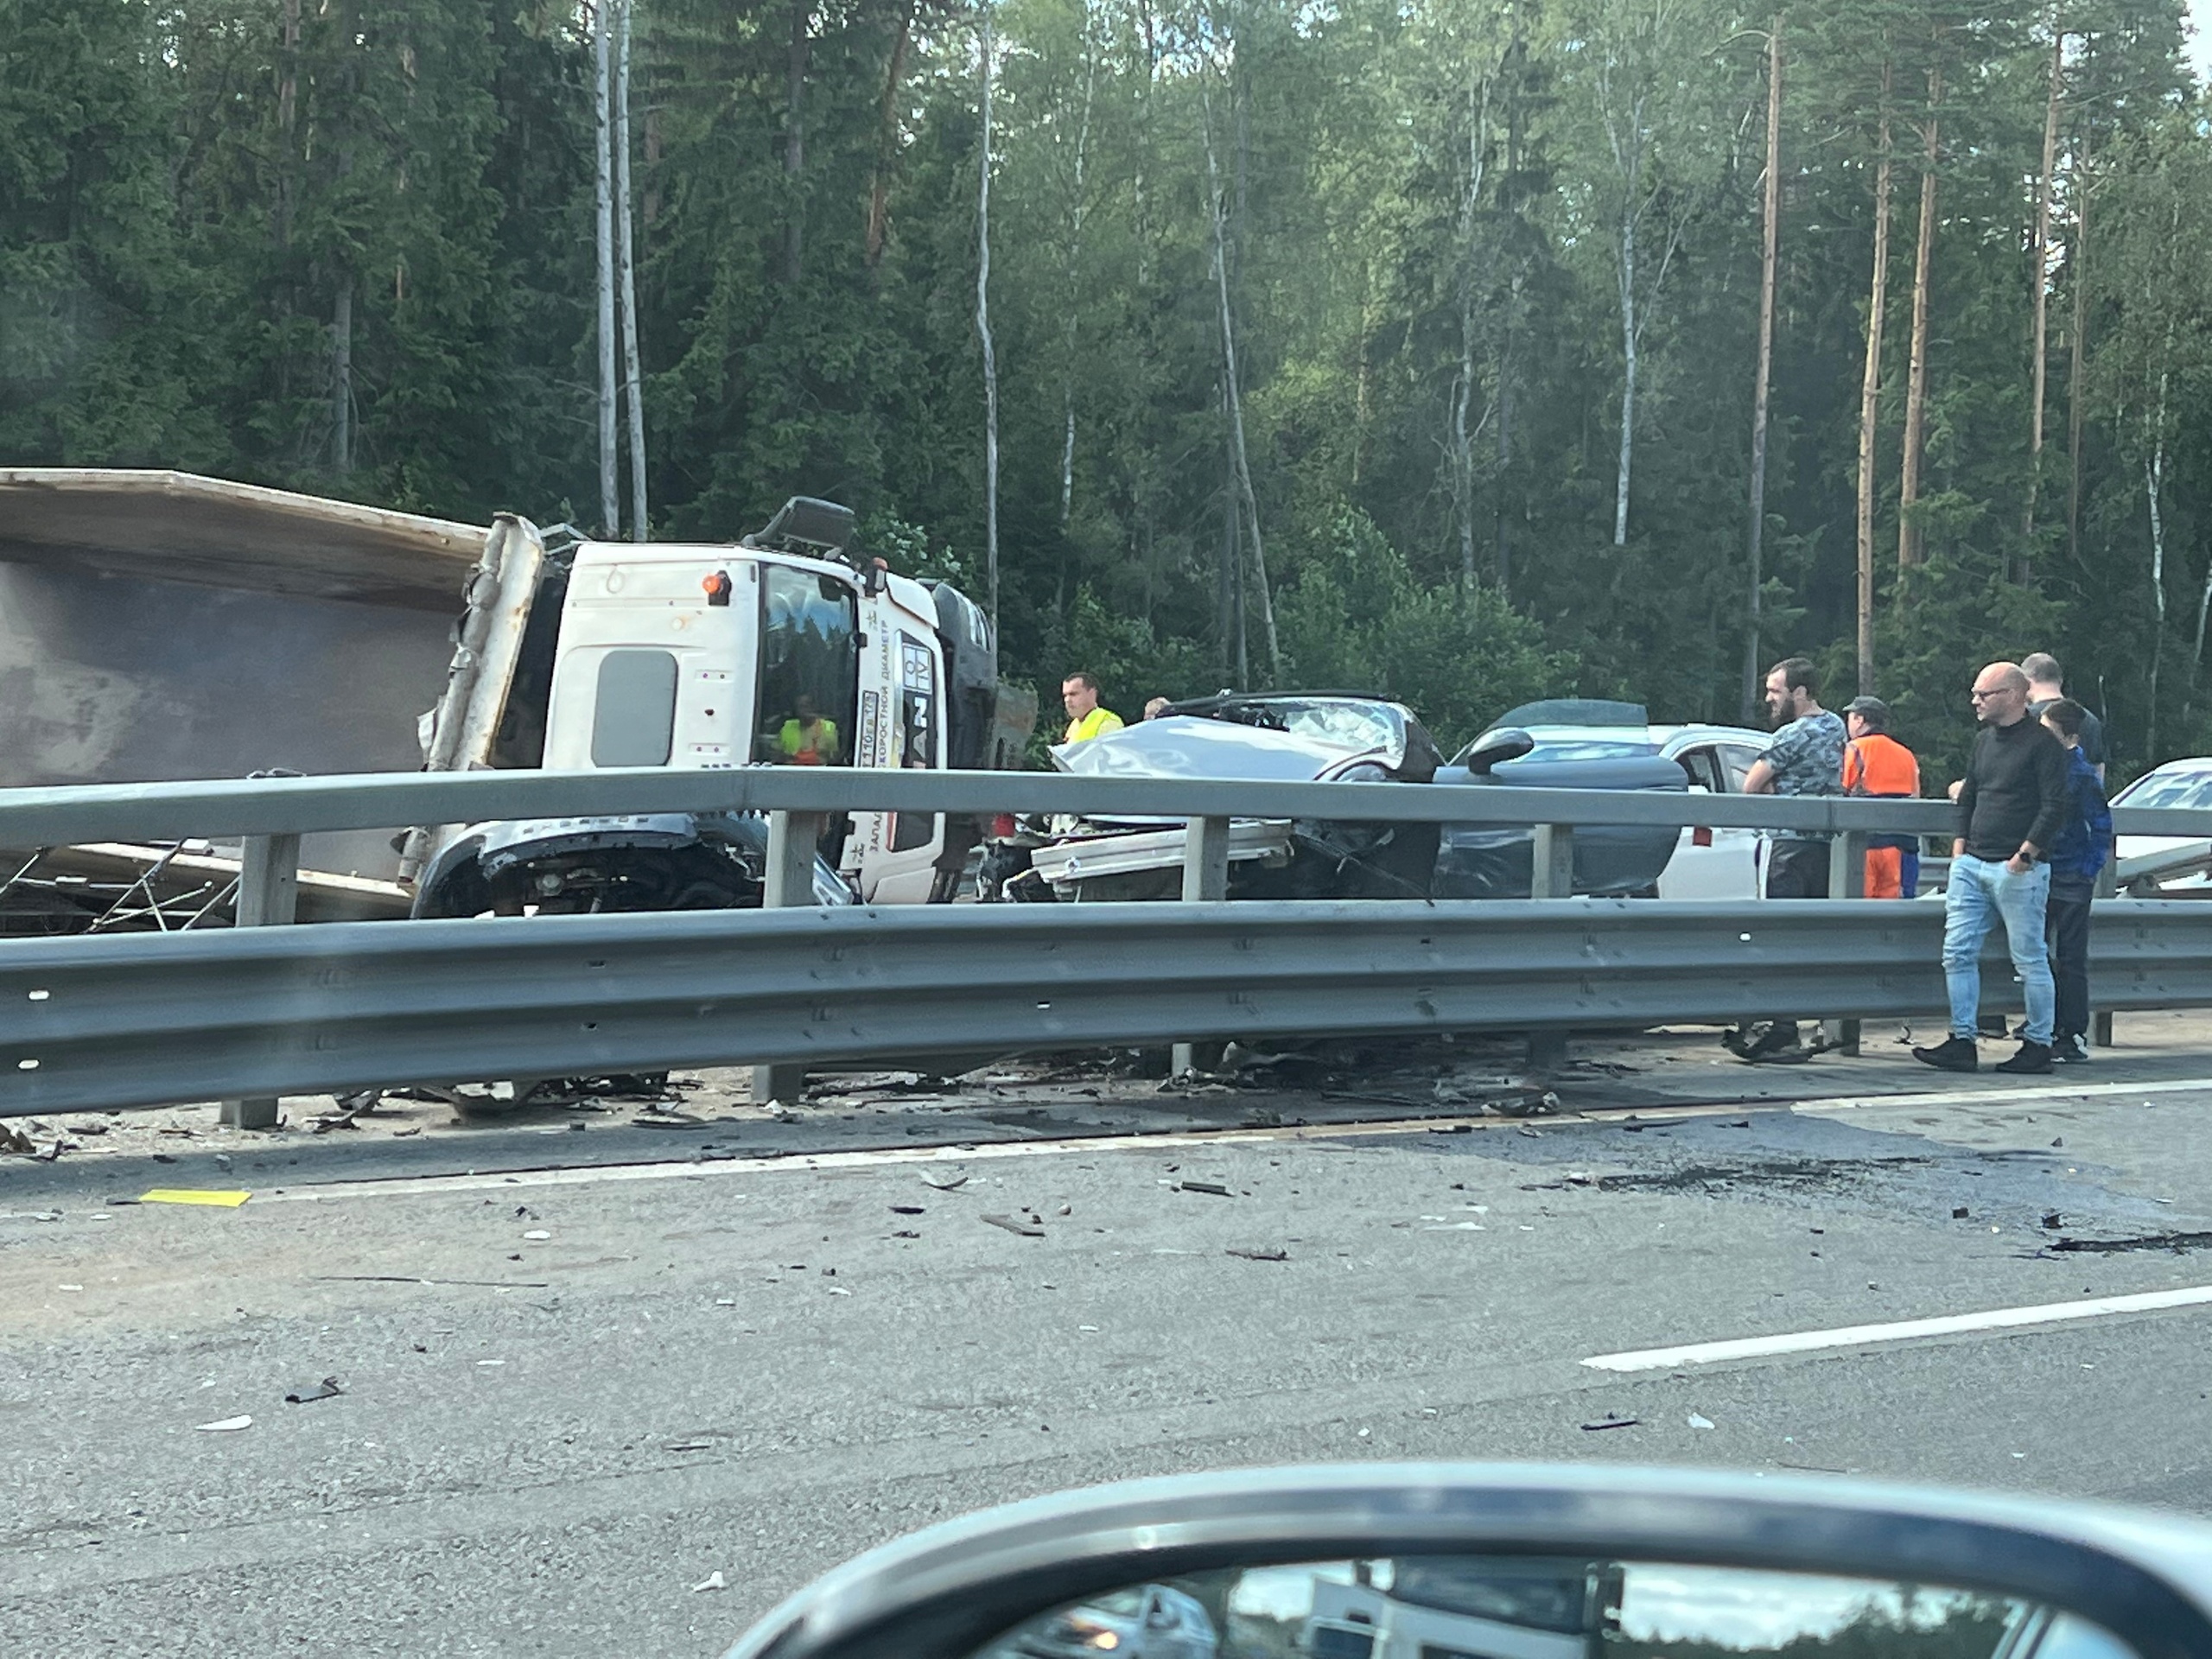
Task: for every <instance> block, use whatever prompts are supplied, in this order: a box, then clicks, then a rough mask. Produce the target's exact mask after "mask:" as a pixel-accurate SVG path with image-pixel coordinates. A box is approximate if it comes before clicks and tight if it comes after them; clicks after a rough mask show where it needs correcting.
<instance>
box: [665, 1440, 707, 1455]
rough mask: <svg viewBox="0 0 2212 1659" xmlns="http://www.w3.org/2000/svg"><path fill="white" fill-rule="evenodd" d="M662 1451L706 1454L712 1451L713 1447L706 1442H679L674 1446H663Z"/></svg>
mask: <svg viewBox="0 0 2212 1659" xmlns="http://www.w3.org/2000/svg"><path fill="white" fill-rule="evenodd" d="M661 1450H662V1451H664V1452H706V1451H710V1450H712V1447H711V1446H710V1445H709V1442H707V1441H705V1440H678V1441H677V1442H676V1444H675V1445H673V1446H663V1447H662V1448H661Z"/></svg>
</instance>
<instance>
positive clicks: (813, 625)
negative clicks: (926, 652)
mask: <svg viewBox="0 0 2212 1659" xmlns="http://www.w3.org/2000/svg"><path fill="white" fill-rule="evenodd" d="M859 639H860V603H859V601H858V600H857V599H856V598H855V595H854V594H853V591H852V589H851V588H848V587H847V586H846V585H845V584H844V583H842V582H839V581H838V580H837V579H836V577H834V576H825V575H817V573H815V572H814V571H811V570H798V569H791V567H790V566H788V565H778V564H766V563H764V564H763V565H761V567H760V702H759V704H758V707H759V709H760V714H759V716H758V718H757V719H756V721H754V728H753V759H754V760H759V761H766V762H769V763H771V764H772V765H777V766H849V765H851V764H852V759H853V741H854V735H855V730H856V722H855V719H854V708H853V702H854V696H855V690H856V688H857V685H858V681H859V676H858V674H857V672H856V671H855V663H856V661H857V659H858V652H859V645H858V641H859Z"/></svg>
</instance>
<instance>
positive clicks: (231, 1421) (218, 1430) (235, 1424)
mask: <svg viewBox="0 0 2212 1659" xmlns="http://www.w3.org/2000/svg"><path fill="white" fill-rule="evenodd" d="M198 1427H199V1429H200V1433H202V1434H235V1433H237V1432H238V1430H240V1429H242V1428H251V1427H253V1419H252V1418H251V1417H226V1418H224V1419H223V1420H222V1421H220V1422H219V1423H201V1424H200V1425H199V1426H198Z"/></svg>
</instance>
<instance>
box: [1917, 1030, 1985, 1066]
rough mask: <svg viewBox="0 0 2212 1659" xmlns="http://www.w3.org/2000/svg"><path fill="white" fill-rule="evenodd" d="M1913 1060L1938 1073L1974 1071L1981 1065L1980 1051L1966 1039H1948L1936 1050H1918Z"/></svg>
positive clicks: (1935, 1048)
mask: <svg viewBox="0 0 2212 1659" xmlns="http://www.w3.org/2000/svg"><path fill="white" fill-rule="evenodd" d="M1912 1058H1914V1059H1916V1060H1918V1061H1919V1062H1920V1063H1921V1064H1922V1065H1932V1066H1934V1067H1935V1068H1936V1070H1937V1071H1976V1070H1979V1069H1980V1065H1981V1053H1980V1050H1978V1049H1976V1048H1975V1047H1974V1043H1973V1041H1972V1039H1968V1038H1965V1037H1947V1038H1945V1039H1943V1041H1942V1042H1941V1043H1939V1044H1938V1045H1937V1046H1935V1047H1934V1048H1916V1049H1914V1050H1913V1051H1912Z"/></svg>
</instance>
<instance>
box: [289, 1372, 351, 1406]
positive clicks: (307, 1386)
mask: <svg viewBox="0 0 2212 1659" xmlns="http://www.w3.org/2000/svg"><path fill="white" fill-rule="evenodd" d="M345 1392H346V1390H345V1389H341V1388H340V1387H339V1386H338V1379H337V1378H336V1377H334V1376H326V1377H324V1378H323V1379H322V1381H321V1382H320V1383H302V1384H301V1385H300V1386H299V1387H298V1388H296V1389H293V1390H292V1391H291V1392H290V1393H289V1394H288V1395H285V1396H284V1403H285V1404H286V1405H289V1406H304V1405H306V1404H308V1402H311V1401H315V1400H335V1399H336V1398H337V1397H338V1396H339V1395H341V1394H343V1393H345Z"/></svg>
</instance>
